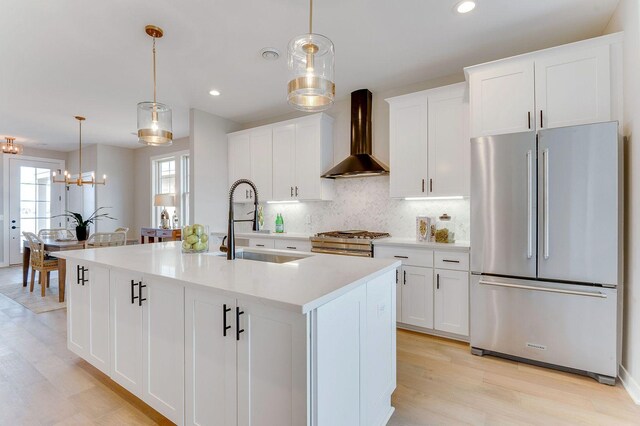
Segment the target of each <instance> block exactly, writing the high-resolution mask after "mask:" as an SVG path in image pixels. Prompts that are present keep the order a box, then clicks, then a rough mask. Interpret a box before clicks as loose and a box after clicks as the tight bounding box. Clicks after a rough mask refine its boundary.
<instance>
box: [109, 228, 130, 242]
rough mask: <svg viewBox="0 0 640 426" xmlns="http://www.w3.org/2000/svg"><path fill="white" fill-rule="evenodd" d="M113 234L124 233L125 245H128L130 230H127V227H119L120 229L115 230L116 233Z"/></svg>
mask: <svg viewBox="0 0 640 426" xmlns="http://www.w3.org/2000/svg"><path fill="white" fill-rule="evenodd" d="M113 232H124V240H125V244H126V241H127V232H129V228H125V227H122V226H121V227H119V228H116V230H115V231H113Z"/></svg>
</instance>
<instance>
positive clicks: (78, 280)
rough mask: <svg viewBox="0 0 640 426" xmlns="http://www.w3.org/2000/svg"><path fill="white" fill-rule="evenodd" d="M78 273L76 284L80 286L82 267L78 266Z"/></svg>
mask: <svg viewBox="0 0 640 426" xmlns="http://www.w3.org/2000/svg"><path fill="white" fill-rule="evenodd" d="M76 268H77V271H76V284H80V281H81V278H80V265H76Z"/></svg>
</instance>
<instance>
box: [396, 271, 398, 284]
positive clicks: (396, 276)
mask: <svg viewBox="0 0 640 426" xmlns="http://www.w3.org/2000/svg"><path fill="white" fill-rule="evenodd" d="M396 284H398V270H397V269H396Z"/></svg>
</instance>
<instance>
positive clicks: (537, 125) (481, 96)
mask: <svg viewBox="0 0 640 426" xmlns="http://www.w3.org/2000/svg"><path fill="white" fill-rule="evenodd" d="M621 42H622V37H621V35H620V34H612V35H606V36H602V37H597V38H594V39H590V40H584V41H580V42H577V43H572V44H568V45H564V46H558V47H554V48H551V49H545V50H542V51H538V52H532V53H528V54H525V55H520V56H517V57H515V58H506V59H503V60H500V61H494V62H490V63H487V64H480V65H475V66H472V67H468V68H465V73H466V75H467V80H468V81H469V90H470V117H471V125H470V128H471V137H478V136H491V135H500V134H505V133H516V132H524V131H529V130H540V129H546V128H553V127H564V126H574V125H580V124H589V123H597V122H602V121H609V120H616V119H620V118H621V117H620V108H621V107H620V105H621V99H620V97H621V91H620V88H619V87H618V86H619V85H620V81H621V76H622V69H621V62H620V60H619V58H618V57H617V56H616V55H615V54H614V52H616V49H619V45H620V44H621ZM614 46H615V47H614Z"/></svg>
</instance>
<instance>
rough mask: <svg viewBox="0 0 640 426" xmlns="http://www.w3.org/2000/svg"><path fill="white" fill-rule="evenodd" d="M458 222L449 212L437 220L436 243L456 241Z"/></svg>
mask: <svg viewBox="0 0 640 426" xmlns="http://www.w3.org/2000/svg"><path fill="white" fill-rule="evenodd" d="M455 229H456V223H455V221H454V220H453V219H452V218H451V216H449V215H448V214H446V213H445V214H443V215H442V216H440V217H439V218H438V220H437V221H436V243H454V242H455V241H456V233H455Z"/></svg>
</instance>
